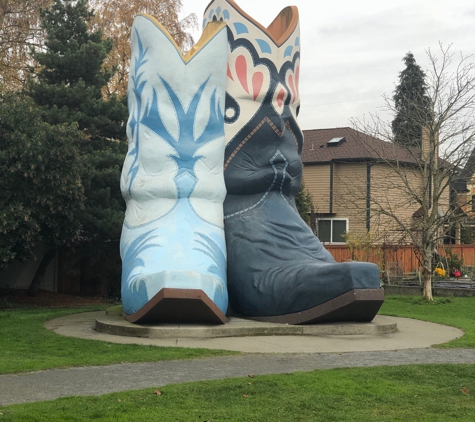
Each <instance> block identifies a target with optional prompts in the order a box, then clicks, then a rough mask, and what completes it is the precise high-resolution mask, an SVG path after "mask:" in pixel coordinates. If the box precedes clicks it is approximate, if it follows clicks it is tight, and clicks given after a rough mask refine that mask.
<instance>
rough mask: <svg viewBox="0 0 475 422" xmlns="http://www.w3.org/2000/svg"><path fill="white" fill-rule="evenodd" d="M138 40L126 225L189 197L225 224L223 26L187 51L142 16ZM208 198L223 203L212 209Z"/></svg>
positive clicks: (125, 181)
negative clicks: (223, 205)
mask: <svg viewBox="0 0 475 422" xmlns="http://www.w3.org/2000/svg"><path fill="white" fill-rule="evenodd" d="M131 44H132V60H131V69H130V78H129V88H128V101H129V121H128V124H127V135H128V139H129V150H128V154H127V156H126V159H125V162H124V168H123V172H122V177H121V189H122V193H123V196H124V198H125V200H126V202H127V212H126V218H125V221H126V223H127V224H129V225H131V226H136V225H142V224H146V223H148V222H150V221H153V220H155V219H158V218H161V217H162V216H164V215H165V214H167V213H168V212H170V211H171V210H172V209H173V208H174V207H175V206H176V203H177V201H178V200H180V199H184V200H189V201H190V202H191V204H192V206H193V208H194V209H195V211H196V212H197V214H198V215H199V216H200V217H201V218H204V219H207V220H208V221H210V222H212V223H213V224H218V225H222V223H220V221H221V220H222V210H221V211H220V209H222V205H221V204H222V202H223V200H224V197H225V194H226V191H225V187H224V178H223V174H222V173H223V155H224V128H223V125H224V117H223V113H224V103H225V88H224V87H225V80H226V57H225V55H223V51H225V49H226V32H225V29H224V25H219V24H217V23H215V24H214V25H210V26H209V27H208V28H207V30H206V31H205V32H204V34H203V36H202V38H201V40H200V41H199V42H198V43H197V44H196V45H195V47H194V48H193V49H192V50H191V51H190V52H189V53H187V54H186V55H183V54H182V53H181V52H180V50H179V49H178V46H177V45H176V44H175V42H174V41H173V39H172V38H171V37H170V35H169V34H168V32H167V31H166V29H165V28H163V26H162V25H160V23H158V22H157V21H156V20H155V19H154V18H152V17H150V16H148V15H138V16H137V17H136V19H135V21H134V25H133V27H132V37H131ZM210 63H212V64H213V65H212V66H210ZM209 203H211V204H214V205H216V206H213V208H214V209H213V211H212V212H210V209H209V206H208V205H209Z"/></svg>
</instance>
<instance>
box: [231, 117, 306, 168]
mask: <svg viewBox="0 0 475 422" xmlns="http://www.w3.org/2000/svg"><path fill="white" fill-rule="evenodd" d="M264 123H268V124H269V126H270V127H271V128H272V129H273V130H274V132H275V133H276V134H277V136H278V137H279V138H282V136H284V134H285V129H288V130H289V132H290V134H291V135H292V137H293V138H294V142H295V145H296V147H297V151H298V148H299V144H298V140H297V137H296V136H295V133H294V132H293V130H292V128H291V127H290V123H289V121H288V120H287V121H286V122H285V126H284V130H283V131H282V132H281V131H280V130H279V129H278V128H277V126H276V125H274V123H272V120H271V119H269V118H268V117H267V116H266V117H264V118H263V119H262V120H261V122H260V123H259V124H258V125H257V126H256V127H255V128H254V129H253V130H252V131H251V133H250V134H249V135H247V136H246V137H245V138H244V139H243V141H242V142H241V143H240V144H239V145H238V146H237V147H236V149H235V150H234V151H233V152H232V153H231V155H230V156H229V158H228V159H227V160H226V162H225V163H224V167H223V170H224V171H226V169H227V168H228V165H229V163H230V162H231V161H232V160H233V158H234V157H235V156H236V154H237V153H238V152H239V150H240V149H241V148H242V147H243V146H244V145H245V144H246V143H247V141H249V139H251V138H252V136H254V134H255V133H256V132H257V131H258V130H259V129H260V128H261V127H262V125H263V124H264Z"/></svg>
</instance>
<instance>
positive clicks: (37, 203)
mask: <svg viewBox="0 0 475 422" xmlns="http://www.w3.org/2000/svg"><path fill="white" fill-rule="evenodd" d="M83 136H84V135H83V134H82V133H81V131H79V130H78V129H77V125H76V124H70V125H69V124H64V125H50V124H48V123H46V122H44V121H43V119H42V117H41V113H40V110H39V109H38V107H36V106H35V104H33V102H32V101H31V99H30V98H28V97H23V96H22V95H21V94H20V93H18V92H5V93H1V94H0V173H1V174H2V177H1V178H0V210H1V211H0V268H3V267H6V266H8V264H9V263H11V262H12V261H13V260H16V261H23V260H25V259H31V258H34V249H35V246H36V245H37V244H38V243H42V244H43V245H44V246H45V257H44V259H42V261H41V262H40V266H39V269H38V271H37V275H36V276H35V279H34V283H33V284H32V286H33V288H32V290H33V293H35V289H36V291H37V288H38V287H39V283H40V282H41V279H42V278H43V275H44V273H45V271H46V268H47V266H48V264H49V262H50V261H51V259H52V258H53V257H54V255H55V254H56V250H57V248H58V247H59V246H61V245H64V244H68V243H71V242H73V241H76V240H77V239H78V237H79V232H80V223H79V218H78V216H79V214H80V213H81V212H82V209H83V203H84V195H83V188H82V184H81V179H80V171H81V162H80V158H79V155H78V151H77V148H76V145H75V144H76V142H77V139H78V138H79V139H80V138H82V137H83Z"/></svg>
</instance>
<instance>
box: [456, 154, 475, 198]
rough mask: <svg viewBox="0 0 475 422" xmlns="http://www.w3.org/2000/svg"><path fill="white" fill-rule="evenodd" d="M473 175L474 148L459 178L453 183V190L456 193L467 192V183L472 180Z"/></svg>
mask: <svg viewBox="0 0 475 422" xmlns="http://www.w3.org/2000/svg"><path fill="white" fill-rule="evenodd" d="M474 173H475V148H474V149H473V151H472V153H471V154H470V157H469V158H468V160H467V162H466V163H465V167H464V168H463V170H462V171H461V172H460V177H458V178H457V180H456V181H455V183H454V189H455V190H457V191H458V192H464V191H465V192H468V188H467V183H468V182H469V181H470V180H471V179H472V177H473V175H474Z"/></svg>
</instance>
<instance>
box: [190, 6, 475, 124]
mask: <svg viewBox="0 0 475 422" xmlns="http://www.w3.org/2000/svg"><path fill="white" fill-rule="evenodd" d="M208 3H209V0H183V11H182V12H183V13H182V16H184V15H187V14H189V13H196V15H197V16H198V19H199V21H200V25H201V18H202V15H203V12H204V10H205V8H206V6H207V5H208ZM236 3H237V4H238V5H239V6H240V7H241V8H242V9H243V10H244V11H245V12H247V13H248V14H249V15H250V16H252V17H253V18H254V19H256V20H257V21H258V22H260V23H261V24H263V25H264V26H268V25H269V24H270V23H271V22H272V21H273V20H274V18H275V17H276V16H277V14H278V13H279V12H280V11H281V10H282V9H283V8H284V7H286V6H290V5H295V6H297V7H298V9H299V13H300V31H301V45H302V49H301V64H302V66H301V77H300V92H301V99H302V100H301V101H302V104H301V108H300V116H299V123H300V126H301V128H302V129H321V128H331V127H345V126H349V125H350V123H349V119H350V118H351V117H357V118H358V117H359V118H361V117H362V116H363V115H368V114H369V113H373V114H374V113H378V114H381V115H383V116H384V115H385V114H384V112H383V110H382V107H383V104H384V102H383V100H382V95H383V94H388V95H392V92H393V91H394V87H395V84H397V82H398V74H399V72H400V71H401V70H403V69H404V64H403V63H402V61H401V60H402V58H403V57H404V55H405V54H406V53H407V52H408V51H411V52H412V53H413V54H414V56H415V58H416V61H417V63H418V64H420V65H421V67H422V68H423V69H425V68H427V66H428V65H429V63H428V61H427V56H426V52H425V51H426V50H427V49H428V48H430V49H431V50H432V51H435V50H437V49H438V45H439V42H442V43H444V44H445V45H447V44H453V46H452V49H453V51H454V52H460V51H461V52H463V53H464V54H465V55H470V54H474V53H475V0H397V1H395V0H359V1H354V0H340V1H325V2H324V1H318V0H237V1H236ZM193 35H194V37H195V41H197V39H198V38H199V35H200V33H199V32H194V33H193ZM473 60H474V61H475V58H474V59H473Z"/></svg>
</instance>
